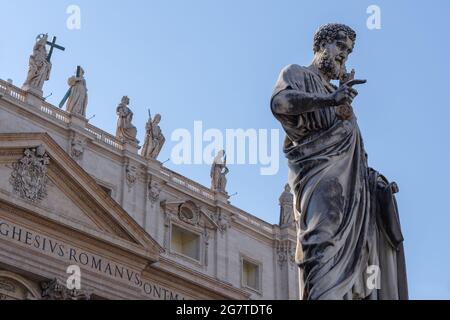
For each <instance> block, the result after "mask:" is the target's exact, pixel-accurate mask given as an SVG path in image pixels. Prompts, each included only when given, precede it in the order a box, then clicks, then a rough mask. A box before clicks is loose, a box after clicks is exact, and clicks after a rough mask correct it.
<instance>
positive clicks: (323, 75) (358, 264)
mask: <svg viewBox="0 0 450 320" xmlns="http://www.w3.org/2000/svg"><path fill="white" fill-rule="evenodd" d="M355 40H356V33H355V32H354V31H353V30H352V29H351V28H350V27H348V26H346V25H342V24H334V23H333V24H327V25H324V26H322V27H320V28H319V30H318V31H317V32H316V34H315V37H314V59H313V61H312V64H311V65H310V66H308V67H303V66H299V65H295V64H294V65H289V66H287V67H285V68H284V69H283V70H282V72H281V74H280V76H279V79H278V81H277V83H276V86H275V89H274V92H273V95H272V100H271V110H272V113H273V114H274V116H275V117H276V119H278V121H279V122H280V123H281V125H282V127H283V129H284V130H285V132H286V140H285V144H284V152H285V155H286V157H287V159H288V165H289V184H290V186H291V188H292V190H293V194H294V214H295V221H296V226H297V232H298V245H297V251H296V262H297V263H298V265H299V267H300V287H301V297H302V298H303V299H310V300H316V299H374V300H378V299H407V298H408V293H407V281H406V271H405V269H406V268H405V260H404V252H403V236H402V233H401V229H400V222H399V217H398V212H397V205H396V201H395V197H394V194H395V193H397V192H398V187H397V185H396V184H395V183H389V182H388V181H387V179H386V178H385V177H383V176H382V175H381V174H379V173H378V172H376V171H375V170H373V169H371V168H369V166H368V161H367V154H366V152H365V149H364V144H363V140H362V137H361V133H360V130H359V128H358V124H357V119H356V117H355V116H354V113H353V111H352V108H351V104H352V101H353V99H354V98H355V97H356V96H357V94H358V92H357V91H356V90H355V89H353V86H354V85H356V84H362V83H365V81H363V80H355V79H354V75H355V72H354V71H352V72H351V73H347V72H346V68H345V63H346V61H347V58H348V56H349V55H350V54H351V53H352V51H353V48H354V45H355ZM333 80H340V81H341V82H340V84H339V86H336V85H334V84H333V83H332V82H331V81H333Z"/></svg>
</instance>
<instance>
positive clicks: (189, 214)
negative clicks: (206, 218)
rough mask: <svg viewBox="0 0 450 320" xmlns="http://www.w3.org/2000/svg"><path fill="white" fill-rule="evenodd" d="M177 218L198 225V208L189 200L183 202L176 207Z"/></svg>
mask: <svg viewBox="0 0 450 320" xmlns="http://www.w3.org/2000/svg"><path fill="white" fill-rule="evenodd" d="M178 218H179V219H180V220H181V221H183V222H186V223H188V224H192V225H198V224H199V222H200V212H199V209H198V208H197V207H196V206H195V205H194V204H193V203H191V202H189V201H188V202H185V203H183V204H181V205H180V206H179V208H178Z"/></svg>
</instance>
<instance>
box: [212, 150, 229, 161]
mask: <svg viewBox="0 0 450 320" xmlns="http://www.w3.org/2000/svg"><path fill="white" fill-rule="evenodd" d="M225 154H226V153H225V150H220V151H219V152H218V153H217V155H216V157H215V158H214V163H216V164H223V163H224V157H225Z"/></svg>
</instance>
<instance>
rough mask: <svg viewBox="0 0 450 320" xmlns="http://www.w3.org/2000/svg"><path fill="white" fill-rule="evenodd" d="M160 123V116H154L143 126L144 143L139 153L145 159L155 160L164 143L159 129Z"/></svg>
mask: <svg viewBox="0 0 450 320" xmlns="http://www.w3.org/2000/svg"><path fill="white" fill-rule="evenodd" d="M160 121H161V115H159V114H157V115H155V117H154V118H153V120H152V117H151V116H150V117H149V119H148V121H147V124H146V126H145V130H146V135H145V142H144V147H143V149H142V153H141V155H142V156H143V157H144V158H145V159H156V158H157V157H158V155H159V153H160V152H161V149H162V147H163V145H164V143H165V142H166V138H165V137H164V135H163V133H162V131H161V128H160V127H159V122H160Z"/></svg>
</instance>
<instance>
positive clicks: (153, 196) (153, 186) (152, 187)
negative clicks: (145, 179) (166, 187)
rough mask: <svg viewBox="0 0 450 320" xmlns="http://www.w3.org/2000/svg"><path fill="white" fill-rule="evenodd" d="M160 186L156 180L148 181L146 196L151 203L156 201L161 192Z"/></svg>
mask: <svg viewBox="0 0 450 320" xmlns="http://www.w3.org/2000/svg"><path fill="white" fill-rule="evenodd" d="M161 189H162V188H161V186H160V185H159V183H156V182H149V184H148V198H149V200H150V201H151V202H152V203H156V202H157V201H158V199H159V195H160V194H161Z"/></svg>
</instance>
